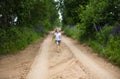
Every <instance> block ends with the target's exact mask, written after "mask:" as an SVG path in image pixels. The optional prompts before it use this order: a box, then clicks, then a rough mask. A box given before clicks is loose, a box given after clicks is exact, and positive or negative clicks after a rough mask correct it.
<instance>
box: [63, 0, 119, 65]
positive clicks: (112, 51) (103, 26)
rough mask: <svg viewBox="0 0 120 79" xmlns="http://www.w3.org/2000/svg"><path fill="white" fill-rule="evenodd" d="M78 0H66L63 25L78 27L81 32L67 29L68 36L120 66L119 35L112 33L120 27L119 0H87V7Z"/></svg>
mask: <svg viewBox="0 0 120 79" xmlns="http://www.w3.org/2000/svg"><path fill="white" fill-rule="evenodd" d="M79 1H80V3H79ZM79 1H78V0H70V1H67V0H64V5H63V6H64V7H63V9H64V11H63V25H66V26H67V25H74V26H75V25H77V31H78V32H77V31H75V30H76V29H75V30H74V29H67V30H66V31H65V33H66V34H67V35H68V36H70V37H72V38H75V39H78V40H80V41H82V42H85V43H87V44H88V45H89V46H90V47H92V48H93V49H94V51H95V52H97V53H99V54H100V55H101V56H102V57H105V58H106V59H108V60H109V61H110V62H112V63H114V64H115V65H118V66H120V49H119V48H120V34H116V35H115V36H114V34H113V33H112V31H113V30H114V28H116V27H117V26H118V25H119V24H120V23H119V22H120V18H119V17H120V5H119V3H120V0H88V1H86V2H85V3H84V4H83V3H82V2H84V1H83V0H79ZM76 3H79V5H77V4H76ZM117 30H118V32H119V33H120V29H119V28H118V29H117Z"/></svg>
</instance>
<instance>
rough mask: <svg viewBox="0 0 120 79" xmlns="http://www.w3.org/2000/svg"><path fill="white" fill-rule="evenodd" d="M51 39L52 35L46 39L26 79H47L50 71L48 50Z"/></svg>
mask: <svg viewBox="0 0 120 79" xmlns="http://www.w3.org/2000/svg"><path fill="white" fill-rule="evenodd" d="M50 40H51V37H50V36H48V37H47V38H46V39H45V40H44V42H43V44H42V45H41V49H40V50H39V53H38V55H37V57H36V58H35V60H34V62H33V65H32V66H31V70H30V72H29V73H28V75H27V77H26V79H46V77H47V71H48V61H47V60H48V59H47V58H48V50H49V47H50V42H51V41H50Z"/></svg>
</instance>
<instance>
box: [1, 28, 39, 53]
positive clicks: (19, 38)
mask: <svg viewBox="0 0 120 79" xmlns="http://www.w3.org/2000/svg"><path fill="white" fill-rule="evenodd" d="M0 31H2V32H1V33H0V39H2V40H0V55H1V54H8V53H15V52H16V51H18V50H21V49H24V48H25V47H26V46H27V45H29V44H31V43H32V42H34V41H36V40H37V39H38V38H40V35H39V34H38V33H36V32H35V31H33V30H32V28H27V27H24V28H22V29H21V28H16V27H11V28H9V29H8V30H3V29H0Z"/></svg>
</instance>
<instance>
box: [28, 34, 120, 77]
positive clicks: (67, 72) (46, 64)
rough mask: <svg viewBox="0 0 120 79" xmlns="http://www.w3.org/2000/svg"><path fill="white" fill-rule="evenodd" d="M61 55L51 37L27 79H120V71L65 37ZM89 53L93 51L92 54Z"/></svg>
mask: <svg viewBox="0 0 120 79" xmlns="http://www.w3.org/2000/svg"><path fill="white" fill-rule="evenodd" d="M62 40H63V42H62V46H61V49H60V52H57V49H56V45H55V43H54V42H53V41H52V35H51V34H49V35H48V37H47V38H46V39H45V40H44V42H43V44H42V45H41V49H40V50H39V54H38V55H37V57H36V58H35V60H34V63H33V65H32V66H31V70H30V72H29V73H28V75H27V77H26V79H120V75H119V74H120V69H119V68H117V67H115V66H112V65H111V64H110V65H109V64H105V61H104V60H102V58H100V57H97V56H94V55H92V54H87V53H86V50H87V49H88V48H85V50H83V49H82V48H81V47H80V46H78V45H76V43H75V42H74V41H73V40H71V39H69V38H67V37H64V36H63V39H62ZM88 52H89V51H88Z"/></svg>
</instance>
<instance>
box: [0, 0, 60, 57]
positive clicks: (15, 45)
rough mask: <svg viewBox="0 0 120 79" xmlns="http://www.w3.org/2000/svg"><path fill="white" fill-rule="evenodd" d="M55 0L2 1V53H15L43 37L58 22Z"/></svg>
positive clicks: (0, 27)
mask: <svg viewBox="0 0 120 79" xmlns="http://www.w3.org/2000/svg"><path fill="white" fill-rule="evenodd" d="M56 4H57V3H55V1H54V0H1V1H0V55H4V54H8V53H9V54H10V53H15V52H16V51H19V50H21V49H24V48H25V47H26V46H27V45H29V44H31V43H32V42H34V41H36V40H37V39H39V38H41V37H43V36H44V35H45V34H46V33H47V32H48V31H49V30H52V29H53V28H54V25H56V24H57V22H58V10H57V8H56Z"/></svg>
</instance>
